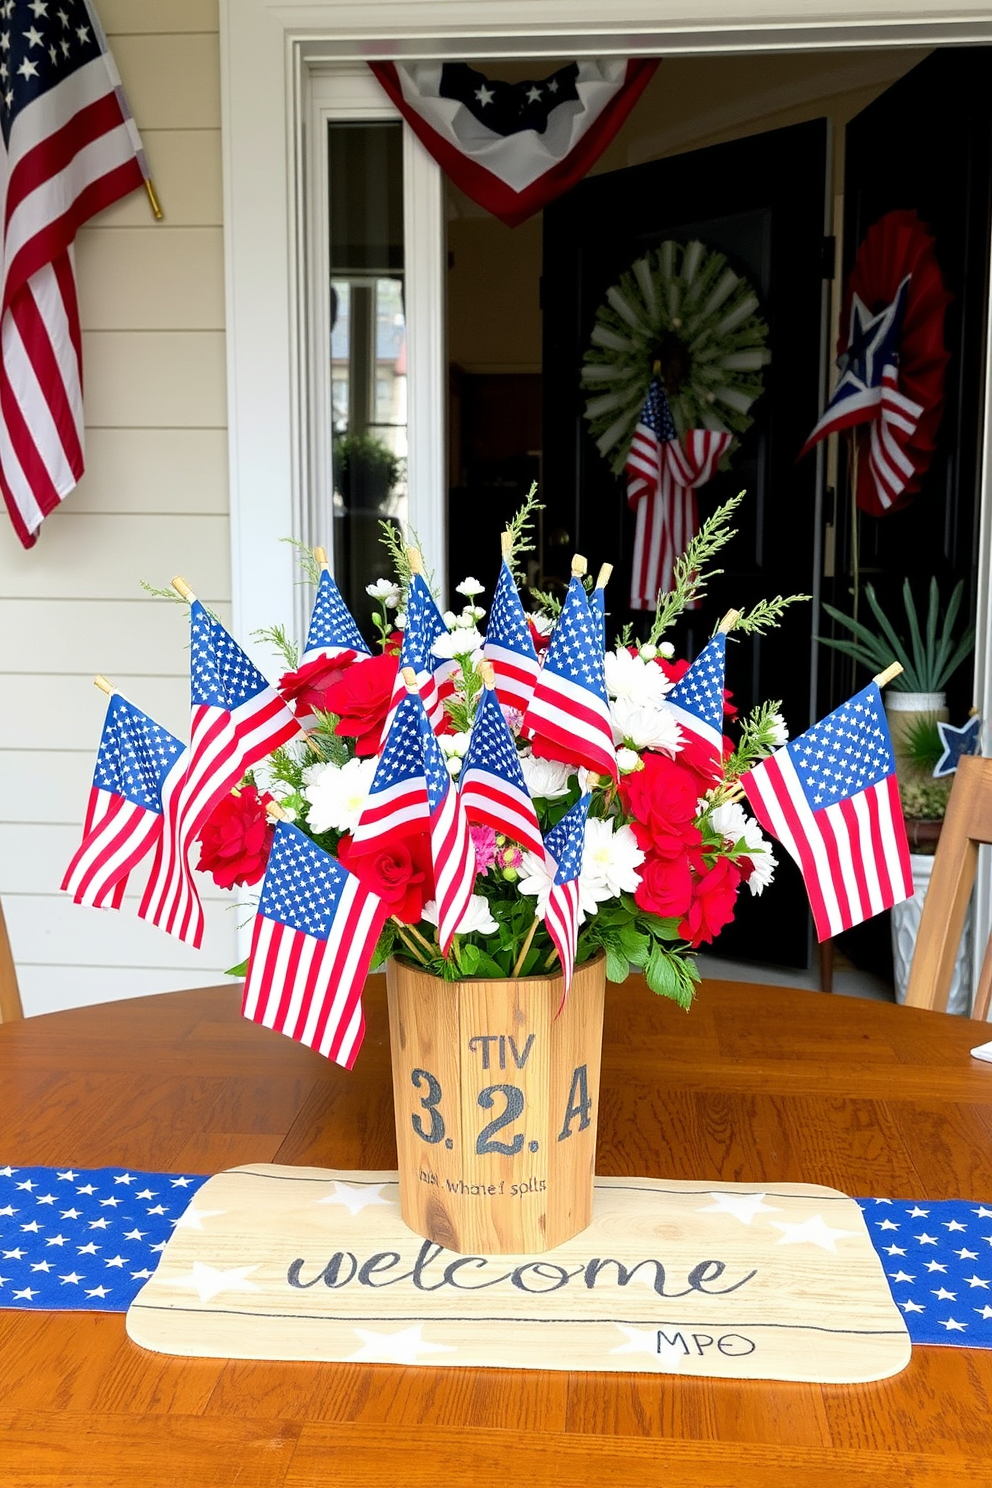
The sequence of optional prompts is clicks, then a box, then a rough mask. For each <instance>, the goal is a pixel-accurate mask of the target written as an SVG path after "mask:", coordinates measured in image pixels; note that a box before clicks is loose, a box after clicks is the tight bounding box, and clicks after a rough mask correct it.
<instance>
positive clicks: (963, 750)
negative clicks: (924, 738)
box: [933, 714, 982, 780]
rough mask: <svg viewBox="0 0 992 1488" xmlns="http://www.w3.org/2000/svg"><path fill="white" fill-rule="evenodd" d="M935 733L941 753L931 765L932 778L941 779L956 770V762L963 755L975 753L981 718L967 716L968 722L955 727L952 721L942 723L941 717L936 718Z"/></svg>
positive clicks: (980, 728)
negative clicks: (937, 735) (938, 738)
mask: <svg viewBox="0 0 992 1488" xmlns="http://www.w3.org/2000/svg"><path fill="white" fill-rule="evenodd" d="M937 733H938V734H939V735H940V742H941V746H942V748H943V751H944V752H943V754H942V755H941V756H940V759H939V760H938V761H937V763H936V764H935V765H934V767H933V778H934V780H943V779H944V777H945V776H947V775H953V774H954V772H955V771H956V770H957V767H958V763H959V761H960V760H961V758H962V757H963V756H964V755H968V754H977V753H978V752H979V750H980V748H981V739H982V720H981V719H980V718H979V717H978V716H977V714H976V716H975V717H974V718H969V719H968V722H967V723H966V724H964V725H963V726H962V727H961V728H955V727H954V725H953V724H952V723H944V721H943V720H942V719H939V718H938V720H937Z"/></svg>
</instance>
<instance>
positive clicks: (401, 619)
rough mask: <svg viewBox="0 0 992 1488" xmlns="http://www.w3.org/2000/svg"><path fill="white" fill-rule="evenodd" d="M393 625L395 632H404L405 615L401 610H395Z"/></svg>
mask: <svg viewBox="0 0 992 1488" xmlns="http://www.w3.org/2000/svg"><path fill="white" fill-rule="evenodd" d="M393 624H394V625H395V626H396V629H397V630H406V615H405V614H404V613H403V611H402V610H397V612H396V619H395V620H394V622H393Z"/></svg>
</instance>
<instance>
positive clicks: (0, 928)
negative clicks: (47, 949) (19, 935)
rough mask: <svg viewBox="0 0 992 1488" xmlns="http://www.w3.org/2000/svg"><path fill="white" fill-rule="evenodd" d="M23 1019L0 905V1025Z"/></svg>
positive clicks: (15, 973)
mask: <svg viewBox="0 0 992 1488" xmlns="http://www.w3.org/2000/svg"><path fill="white" fill-rule="evenodd" d="M23 1017H24V1009H23V1008H22V1006H21V994H20V991H19V989H18V986H17V970H16V968H15V966H14V958H13V956H12V955H11V954H10V941H9V940H8V939H7V926H6V923H5V921H4V917H3V905H2V904H0V1023H12V1022H13V1020H14V1019H15V1018H23Z"/></svg>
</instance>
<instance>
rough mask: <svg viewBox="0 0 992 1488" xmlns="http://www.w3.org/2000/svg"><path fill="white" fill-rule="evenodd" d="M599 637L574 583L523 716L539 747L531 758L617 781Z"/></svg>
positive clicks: (596, 624) (576, 581)
mask: <svg viewBox="0 0 992 1488" xmlns="http://www.w3.org/2000/svg"><path fill="white" fill-rule="evenodd" d="M599 631H600V627H599V621H598V619H597V618H596V617H595V616H594V615H593V614H592V612H591V611H590V609H589V602H588V600H587V599H586V593H585V590H584V588H583V587H582V580H581V579H578V578H573V579H572V582H571V583H570V584H569V586H568V593H567V595H566V596H565V603H564V605H563V606H562V611H561V615H560V616H559V617H558V624H557V625H556V626H555V629H554V634H553V635H552V637H551V643H550V645H549V646H548V653H547V656H546V657H545V661H544V666H543V667H542V668H541V672H540V675H539V676H538V679H537V684H536V686H535V688H534V695H533V697H532V698H531V701H530V706H529V708H528V709H527V712H526V714H525V715H524V729H525V731H526V732H527V733H529V734H530V736H531V737H532V738H533V739H534V740H535V742H536V743H538V742H539V744H540V749H539V750H536V751H535V752H538V753H547V754H550V755H551V757H552V758H553V759H561V760H564V761H565V762H566V763H567V764H578V765H585V767H586V769H588V770H594V771H596V773H597V774H600V775H609V776H610V777H611V778H612V779H613V780H616V778H617V756H616V750H615V748H614V746H613V726H612V724H611V721H610V709H609V704H608V702H607V700H606V683H605V680H604V677H603V648H602V645H601V644H600V639H599Z"/></svg>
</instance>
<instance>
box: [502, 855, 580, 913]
mask: <svg viewBox="0 0 992 1488" xmlns="http://www.w3.org/2000/svg"><path fill="white" fill-rule="evenodd" d="M517 872H518V874H519V878H518V879H517V888H518V889H519V890H520V892H521V894H529V895H531V896H533V899H534V913H535V914H536V915H537V918H538V919H539V920H543V919H544V916H545V915H546V914H547V912H548V899H549V897H550V895H551V890H552V889H553V888H554V882H555V879H554V874H553V873H549V871H548V865H547V863H546V862H545V861H544V859H543V858H539V857H538V855H537V853H532V852H525V853H524V856H523V862H522V863H521V864H520V867H519V868H518V869H517ZM580 914H581V907H580Z"/></svg>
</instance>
